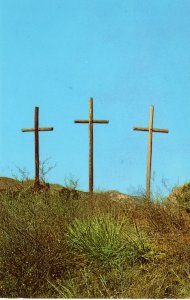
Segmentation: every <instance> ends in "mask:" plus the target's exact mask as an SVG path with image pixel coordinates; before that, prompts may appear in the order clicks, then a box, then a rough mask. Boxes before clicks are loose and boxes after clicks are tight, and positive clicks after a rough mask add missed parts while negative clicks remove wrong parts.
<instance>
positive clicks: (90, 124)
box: [89, 98, 94, 194]
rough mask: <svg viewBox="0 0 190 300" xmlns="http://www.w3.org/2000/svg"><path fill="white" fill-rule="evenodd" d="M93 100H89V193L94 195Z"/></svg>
mask: <svg viewBox="0 0 190 300" xmlns="http://www.w3.org/2000/svg"><path fill="white" fill-rule="evenodd" d="M93 146H94V143H93V99H92V98H90V100H89V193H91V194H92V193H93V186H94V178H93V174H94V172H93V171H94V166H93V162H94V160H93Z"/></svg>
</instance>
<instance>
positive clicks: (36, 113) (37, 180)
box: [22, 107, 53, 189]
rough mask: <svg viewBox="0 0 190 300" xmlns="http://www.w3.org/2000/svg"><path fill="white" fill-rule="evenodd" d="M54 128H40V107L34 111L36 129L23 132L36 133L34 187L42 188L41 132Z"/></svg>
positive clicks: (27, 129) (23, 130)
mask: <svg viewBox="0 0 190 300" xmlns="http://www.w3.org/2000/svg"><path fill="white" fill-rule="evenodd" d="M52 130H53V127H45V128H39V107H35V111H34V128H24V129H22V132H34V149H35V150H34V161H35V180H34V187H35V188H37V189H38V188H39V187H40V174H39V173H40V159H39V131H52Z"/></svg>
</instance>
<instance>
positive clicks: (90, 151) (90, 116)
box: [74, 97, 109, 194]
mask: <svg viewBox="0 0 190 300" xmlns="http://www.w3.org/2000/svg"><path fill="white" fill-rule="evenodd" d="M74 122H75V123H81V124H89V193H90V194H92V193H93V184H94V178H93V170H94V167H93V145H94V141H93V124H94V123H96V124H108V123H109V121H107V120H94V119H93V98H92V97H91V98H90V100H89V120H75V121H74Z"/></svg>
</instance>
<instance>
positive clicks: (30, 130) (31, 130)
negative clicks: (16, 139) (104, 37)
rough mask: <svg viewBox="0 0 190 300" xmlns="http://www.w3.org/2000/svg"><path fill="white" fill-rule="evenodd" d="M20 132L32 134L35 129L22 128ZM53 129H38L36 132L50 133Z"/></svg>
mask: <svg viewBox="0 0 190 300" xmlns="http://www.w3.org/2000/svg"><path fill="white" fill-rule="evenodd" d="M21 130H22V132H34V131H35V128H23V129H21ZM52 130H53V127H46V128H38V131H52Z"/></svg>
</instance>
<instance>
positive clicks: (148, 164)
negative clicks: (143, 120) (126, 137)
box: [133, 106, 169, 201]
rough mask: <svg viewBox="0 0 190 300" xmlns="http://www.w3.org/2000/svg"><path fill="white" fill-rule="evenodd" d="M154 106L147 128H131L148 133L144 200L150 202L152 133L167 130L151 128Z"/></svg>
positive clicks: (165, 131) (151, 109) (165, 130)
mask: <svg viewBox="0 0 190 300" xmlns="http://www.w3.org/2000/svg"><path fill="white" fill-rule="evenodd" d="M153 118H154V106H151V107H150V119H149V126H148V128H144V127H133V130H138V131H148V157H147V173H146V199H147V200H148V201H150V182H151V166H152V137H153V136H152V134H153V132H159V133H168V132H169V130H168V129H159V128H153Z"/></svg>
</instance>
